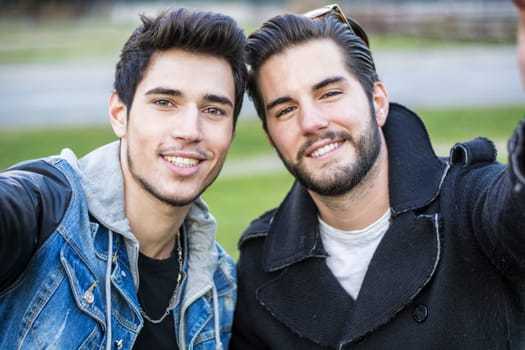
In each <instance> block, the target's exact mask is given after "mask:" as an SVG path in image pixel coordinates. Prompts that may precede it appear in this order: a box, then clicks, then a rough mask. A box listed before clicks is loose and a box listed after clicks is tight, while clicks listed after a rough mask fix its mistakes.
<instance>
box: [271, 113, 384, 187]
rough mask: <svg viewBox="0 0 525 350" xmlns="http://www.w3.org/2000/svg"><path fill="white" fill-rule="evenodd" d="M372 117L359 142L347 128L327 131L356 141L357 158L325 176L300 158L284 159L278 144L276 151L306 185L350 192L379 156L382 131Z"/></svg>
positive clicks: (349, 140) (332, 136)
mask: <svg viewBox="0 0 525 350" xmlns="http://www.w3.org/2000/svg"><path fill="white" fill-rule="evenodd" d="M371 120H372V121H371V123H370V125H369V132H368V133H367V134H365V135H363V136H361V137H360V138H359V140H357V143H356V140H353V138H352V136H351V135H349V134H348V133H346V132H341V133H338V134H334V133H331V134H330V135H327V136H328V137H330V138H332V139H333V138H335V137H336V136H337V137H340V138H342V139H343V140H345V141H347V142H351V143H354V145H355V149H356V160H355V163H354V164H353V165H350V166H343V167H338V168H336V169H334V170H333V171H332V173H331V174H329V175H328V176H326V177H324V178H322V179H318V178H316V177H315V176H313V174H312V173H309V172H307V171H305V170H304V169H302V168H301V161H300V160H299V161H298V162H297V163H295V164H293V163H292V162H290V161H287V160H285V159H284V157H283V156H282V154H281V153H280V152H279V150H278V149H277V147H276V149H277V153H278V154H279V157H280V158H281V160H282V162H283V164H284V165H285V167H286V168H287V169H288V171H289V172H290V173H291V174H292V175H293V176H294V177H295V178H296V179H297V180H298V181H299V182H300V183H301V184H302V185H303V186H305V187H306V188H308V189H310V190H311V191H313V192H315V193H318V194H320V195H323V196H339V195H343V194H345V193H348V192H350V191H351V190H352V189H353V188H355V187H356V186H357V185H358V184H359V183H360V182H361V181H362V180H363V179H364V178H365V177H366V175H367V174H368V172H369V171H370V169H371V168H372V166H373V165H374V163H375V162H376V160H377V158H378V156H379V152H380V150H381V142H382V141H381V135H380V133H379V127H378V125H377V122H376V120H375V119H373V118H371ZM303 157H304V155H303ZM303 157H300V158H301V159H302V158H303Z"/></svg>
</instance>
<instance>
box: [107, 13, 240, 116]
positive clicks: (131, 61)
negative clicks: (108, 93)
mask: <svg viewBox="0 0 525 350" xmlns="http://www.w3.org/2000/svg"><path fill="white" fill-rule="evenodd" d="M140 18H141V20H142V25H141V26H139V27H138V28H137V29H136V30H135V31H134V32H133V34H131V36H130V37H129V39H128V40H127V42H126V43H125V45H124V47H123V48H122V51H121V53H120V60H119V61H118V63H117V65H116V71H115V82H114V89H115V91H116V92H117V94H118V96H119V97H120V99H121V100H122V101H123V102H124V104H125V105H126V107H127V109H128V113H129V110H130V108H131V105H132V102H133V98H134V97H135V92H136V89H137V86H138V85H139V83H140V82H141V81H142V79H143V78H144V74H145V72H146V70H147V68H148V65H149V63H150V60H151V57H152V55H153V54H154V53H156V52H162V51H166V50H169V49H181V50H185V51H188V52H192V53H198V54H209V55H213V56H216V57H219V58H224V59H226V61H227V62H228V63H229V64H230V66H231V68H232V72H233V80H234V83H235V106H234V113H233V116H234V125H235V124H236V122H237V118H238V116H239V113H240V110H241V107H242V101H243V96H244V90H245V86H246V78H247V69H246V61H245V53H246V51H245V49H246V37H245V35H244V32H243V30H242V29H241V28H239V27H238V25H237V23H236V22H235V20H234V19H232V18H231V17H229V16H226V15H223V14H219V13H213V12H204V11H195V12H193V11H190V10H188V9H184V8H180V9H172V10H168V11H165V12H163V13H161V14H160V15H159V16H157V17H155V18H150V17H147V16H145V15H141V16H140Z"/></svg>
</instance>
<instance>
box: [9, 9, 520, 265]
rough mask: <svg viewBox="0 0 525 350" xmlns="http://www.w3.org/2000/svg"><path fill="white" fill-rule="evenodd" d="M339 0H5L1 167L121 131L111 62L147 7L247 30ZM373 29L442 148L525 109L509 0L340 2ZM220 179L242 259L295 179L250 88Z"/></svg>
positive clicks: (218, 189) (491, 132) (222, 237)
mask: <svg viewBox="0 0 525 350" xmlns="http://www.w3.org/2000/svg"><path fill="white" fill-rule="evenodd" d="M329 3H332V1H328V2H321V1H311V0H306V1H305V0H302V1H300V0H297V1H262V0H258V1H257V0H252V1H242V2H241V1H237V2H236V1H213V2H209V1H208V2H204V1H186V2H179V1H169V2H162V1H109V0H98V1H97V0H90V1H88V0H85V1H78V0H77V1H58V0H57V1H51V0H48V1H38V0H16V1H14V0H13V1H7V0H0V169H4V168H6V167H8V166H10V165H12V164H13V163H15V162H18V161H21V160H25V159H32V158H37V157H42V156H47V155H51V154H57V153H59V152H60V150H61V149H62V148H64V147H69V148H71V149H72V150H73V151H74V152H75V153H76V154H77V155H78V156H83V155H84V154H86V153H87V152H89V151H90V150H92V149H93V148H95V147H97V146H100V145H102V144H104V143H107V142H110V141H112V140H115V136H114V135H113V134H112V131H111V128H110V126H109V122H108V117H107V101H108V97H109V94H110V92H111V89H112V84H113V70H114V66H115V64H116V62H117V60H118V55H119V51H120V49H121V47H122V46H123V44H124V42H125V40H126V39H127V37H128V36H129V35H130V34H131V32H132V30H133V29H134V28H135V27H136V26H137V25H139V23H140V22H139V18H138V14H139V13H144V14H147V15H150V16H154V15H156V14H158V13H159V11H160V10H161V9H165V8H168V7H189V8H195V9H206V10H212V11H219V12H224V13H226V14H229V15H231V16H232V17H234V18H235V19H237V20H238V21H239V23H240V25H241V26H242V27H243V28H244V29H245V31H246V33H247V34H249V33H250V32H252V31H253V30H254V29H255V28H257V26H259V25H260V24H261V23H262V22H263V21H264V20H266V19H268V18H269V17H271V16H273V15H275V14H278V13H282V12H295V13H302V12H305V11H308V10H310V9H313V8H316V7H319V6H322V5H325V4H329ZM339 3H340V4H341V6H342V7H343V9H344V10H345V12H346V13H347V14H348V15H350V16H352V17H353V18H355V19H357V21H358V22H360V23H361V24H362V25H363V27H364V28H365V29H366V30H367V31H368V33H369V34H370V37H371V48H372V51H373V53H374V58H375V61H376V66H377V70H378V72H379V75H380V78H381V79H382V80H383V82H384V83H385V84H386V86H387V88H388V90H389V92H390V97H391V100H393V101H396V102H400V103H402V104H404V105H406V106H408V107H410V108H411V109H413V110H415V111H416V112H418V114H420V115H421V116H422V118H423V119H424V121H425V123H426V125H427V127H428V130H429V134H430V136H431V138H432V141H433V143H434V145H435V148H436V151H437V153H438V154H439V155H447V154H448V150H449V148H450V146H452V145H453V144H454V143H456V142H458V141H465V140H468V139H470V138H473V137H476V136H480V135H483V136H488V137H490V138H491V139H493V140H494V141H495V143H496V145H497V148H498V150H499V158H498V159H499V160H500V161H502V162H506V140H507V138H508V137H509V136H510V134H511V132H512V130H513V129H514V127H515V126H516V125H517V123H518V121H519V120H520V119H521V118H522V117H523V116H524V115H525V94H524V92H523V89H522V86H521V83H520V79H519V73H518V67H517V62H516V51H515V45H514V44H515V33H516V24H517V17H516V13H515V10H514V8H513V5H512V1H511V0H491V1H489V0H487V1H484V0H478V1H466V0H465V1H459V0H456V1H439V0H435V1H401V0H397V1H393V0H392V1H370V0H369V1H358V0H353V1H340V2H339ZM237 129H238V130H237V136H236V139H235V140H234V142H233V144H232V148H231V151H230V154H229V156H228V159H227V161H226V164H225V167H224V169H223V172H222V174H221V176H220V177H219V179H218V180H217V181H216V182H215V183H214V184H213V185H212V186H211V187H210V188H209V190H208V191H207V192H206V193H205V194H204V198H205V200H206V201H207V202H208V204H209V206H210V208H211V211H212V213H213V214H214V216H215V217H216V218H217V221H218V235H217V238H218V240H219V242H221V243H222V244H223V245H224V247H225V248H226V249H227V250H228V251H229V252H230V254H231V255H232V256H233V257H234V258H236V257H237V256H238V251H237V248H236V242H237V240H238V238H239V237H240V235H241V233H242V231H243V230H244V229H245V228H246V226H247V225H248V224H249V222H250V221H251V220H252V219H254V218H255V217H257V216H258V215H260V214H261V213H263V212H264V211H266V210H268V209H270V208H272V207H274V206H276V205H278V203H279V202H280V200H281V199H282V198H283V196H284V195H285V194H286V192H287V190H288V188H289V187H290V184H291V182H292V179H291V177H290V176H289V175H288V174H287V173H286V171H285V170H284V168H283V167H282V165H281V163H280V161H279V160H278V158H277V156H275V154H274V153H273V151H272V149H271V148H270V147H269V146H268V145H267V143H266V140H265V138H264V135H263V134H262V131H261V128H260V123H259V121H258V119H257V117H256V115H255V112H254V109H253V106H252V104H251V102H250V101H249V100H248V99H247V98H246V100H245V102H244V107H243V110H242V113H241V117H240V120H239V123H238V127H237Z"/></svg>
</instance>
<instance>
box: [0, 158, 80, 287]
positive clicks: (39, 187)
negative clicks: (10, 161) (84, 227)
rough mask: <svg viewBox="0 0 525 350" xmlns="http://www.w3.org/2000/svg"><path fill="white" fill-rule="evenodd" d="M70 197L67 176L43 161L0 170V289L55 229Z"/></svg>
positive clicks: (14, 276)
mask: <svg viewBox="0 0 525 350" xmlns="http://www.w3.org/2000/svg"><path fill="white" fill-rule="evenodd" d="M70 198H71V187H70V186H69V183H68V181H67V179H66V178H65V177H64V175H62V174H61V173H60V172H59V171H58V170H57V169H56V168H54V167H53V166H51V165H50V164H48V163H47V162H45V161H42V160H40V161H34V162H28V163H24V164H22V165H20V166H17V167H13V168H10V169H7V170H6V171H3V172H1V173H0V266H1V267H2V268H1V269H0V292H1V291H3V290H5V289H6V288H7V287H8V286H9V285H10V284H11V283H12V282H14V281H15V280H16V278H17V277H18V276H19V275H20V274H21V273H22V272H23V270H24V269H25V267H26V265H27V263H28V262H29V260H30V259H31V257H32V255H33V254H34V252H35V251H36V249H37V248H38V247H39V246H40V245H42V244H43V242H45V240H46V239H47V238H48V237H49V235H50V234H51V233H52V232H53V231H54V230H55V228H56V226H57V225H58V223H59V222H60V220H61V218H62V216H63V215H64V212H65V210H66V208H67V205H68V204H69V200H70Z"/></svg>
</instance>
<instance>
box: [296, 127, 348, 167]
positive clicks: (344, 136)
mask: <svg viewBox="0 0 525 350" xmlns="http://www.w3.org/2000/svg"><path fill="white" fill-rule="evenodd" d="M326 139H330V140H334V139H340V140H342V141H349V142H353V141H354V139H353V137H352V135H350V134H349V133H347V132H346V131H337V132H335V131H325V132H324V133H322V134H318V135H315V136H312V137H309V138H308V139H307V140H306V141H305V142H304V143H303V144H302V146H301V147H300V148H299V151H298V152H297V157H296V160H297V162H300V160H301V159H302V158H304V157H305V155H306V150H307V149H308V148H310V147H311V146H312V145H313V144H314V143H316V142H319V141H320V140H326Z"/></svg>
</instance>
